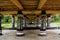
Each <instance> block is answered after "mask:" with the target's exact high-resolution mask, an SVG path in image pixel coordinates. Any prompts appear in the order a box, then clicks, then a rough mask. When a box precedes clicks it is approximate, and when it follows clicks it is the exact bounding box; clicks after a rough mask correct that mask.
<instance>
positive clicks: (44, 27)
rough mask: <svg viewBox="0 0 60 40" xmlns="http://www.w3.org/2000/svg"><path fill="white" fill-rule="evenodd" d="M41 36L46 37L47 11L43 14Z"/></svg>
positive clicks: (43, 11)
mask: <svg viewBox="0 0 60 40" xmlns="http://www.w3.org/2000/svg"><path fill="white" fill-rule="evenodd" d="M40 35H41V36H45V35H46V11H45V10H42V13H41V27H40Z"/></svg>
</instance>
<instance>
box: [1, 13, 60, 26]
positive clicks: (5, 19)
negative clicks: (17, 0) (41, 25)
mask: <svg viewBox="0 0 60 40" xmlns="http://www.w3.org/2000/svg"><path fill="white" fill-rule="evenodd" d="M51 22H52V23H60V14H56V15H53V16H52V18H51ZM15 24H17V17H16V16H15ZM15 26H16V25H15ZM2 27H12V15H5V14H4V15H2Z"/></svg>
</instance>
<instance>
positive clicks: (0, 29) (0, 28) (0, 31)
mask: <svg viewBox="0 0 60 40" xmlns="http://www.w3.org/2000/svg"><path fill="white" fill-rule="evenodd" d="M1 18H2V15H1V14H0V35H2V27H1Z"/></svg>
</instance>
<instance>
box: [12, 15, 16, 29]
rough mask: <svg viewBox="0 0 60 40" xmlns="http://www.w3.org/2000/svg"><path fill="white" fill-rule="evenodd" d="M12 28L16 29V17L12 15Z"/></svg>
mask: <svg viewBox="0 0 60 40" xmlns="http://www.w3.org/2000/svg"><path fill="white" fill-rule="evenodd" d="M12 28H15V17H14V15H12Z"/></svg>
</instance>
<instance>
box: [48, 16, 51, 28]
mask: <svg viewBox="0 0 60 40" xmlns="http://www.w3.org/2000/svg"><path fill="white" fill-rule="evenodd" d="M50 16H51V15H47V28H49V27H50V20H51V17H50Z"/></svg>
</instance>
